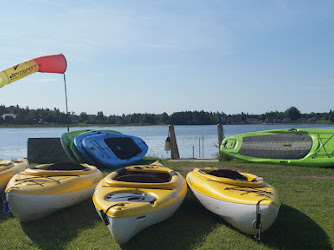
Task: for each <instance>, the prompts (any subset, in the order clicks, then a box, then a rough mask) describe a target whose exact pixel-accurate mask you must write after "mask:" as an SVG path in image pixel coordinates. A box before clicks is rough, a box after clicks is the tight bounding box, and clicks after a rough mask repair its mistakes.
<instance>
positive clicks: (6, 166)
mask: <svg viewBox="0 0 334 250" xmlns="http://www.w3.org/2000/svg"><path fill="white" fill-rule="evenodd" d="M27 167H29V163H28V160H27V158H22V159H19V160H15V161H6V160H4V161H0V194H2V193H3V192H4V191H5V188H6V185H7V183H8V182H9V180H10V179H11V178H12V177H13V176H14V175H15V174H16V173H19V172H21V171H23V170H24V169H26V168H27Z"/></svg>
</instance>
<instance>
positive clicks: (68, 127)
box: [64, 73, 70, 132]
mask: <svg viewBox="0 0 334 250" xmlns="http://www.w3.org/2000/svg"><path fill="white" fill-rule="evenodd" d="M64 87H65V104H66V124H67V132H69V131H70V126H69V124H68V106H67V89H66V76H65V73H64Z"/></svg>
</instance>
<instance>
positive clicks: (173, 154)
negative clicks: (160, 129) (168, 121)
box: [168, 125, 180, 159]
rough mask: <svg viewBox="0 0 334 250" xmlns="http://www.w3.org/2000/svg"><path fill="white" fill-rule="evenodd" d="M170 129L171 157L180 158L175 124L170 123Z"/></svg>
mask: <svg viewBox="0 0 334 250" xmlns="http://www.w3.org/2000/svg"><path fill="white" fill-rule="evenodd" d="M168 129H169V136H170V144H171V152H170V157H171V158H172V159H179V158H180V155H179V149H178V147H177V142H176V135H175V130H174V125H169V126H168Z"/></svg>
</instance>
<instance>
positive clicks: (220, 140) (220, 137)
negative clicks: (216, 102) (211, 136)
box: [217, 123, 224, 152]
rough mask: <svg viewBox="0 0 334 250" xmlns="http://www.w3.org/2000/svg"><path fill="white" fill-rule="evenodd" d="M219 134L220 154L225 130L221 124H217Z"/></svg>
mask: <svg viewBox="0 0 334 250" xmlns="http://www.w3.org/2000/svg"><path fill="white" fill-rule="evenodd" d="M217 133H218V152H219V149H220V145H221V144H222V141H223V140H224V128H223V125H222V124H221V123H218V124H217Z"/></svg>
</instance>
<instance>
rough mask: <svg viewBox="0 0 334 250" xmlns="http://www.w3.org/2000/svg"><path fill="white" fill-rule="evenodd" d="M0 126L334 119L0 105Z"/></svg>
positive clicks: (328, 116) (329, 115)
mask: <svg viewBox="0 0 334 250" xmlns="http://www.w3.org/2000/svg"><path fill="white" fill-rule="evenodd" d="M0 116H2V118H1V117H0V125H6V124H8V125H66V124H82V125H97V124H99V125H117V124H120V125H130V124H136V125H155V124H174V125H214V124H217V123H223V124H235V123H242V124H245V123H263V122H265V123H279V122H334V111H332V110H330V111H329V112H324V113H313V112H312V113H308V114H302V113H301V112H300V111H299V110H298V109H297V108H296V107H290V108H288V109H287V110H285V111H284V112H279V111H275V112H273V111H271V112H266V113H264V114H248V113H243V112H241V113H240V114H231V115H227V114H225V113H224V112H218V111H217V112H205V111H182V112H174V113H172V114H171V115H168V114H167V113H166V112H164V113H162V114H149V113H144V114H141V113H133V114H128V115H125V114H123V115H121V116H120V115H109V116H107V115H104V114H103V112H102V111H99V112H97V114H96V115H95V114H87V113H86V112H81V113H80V114H79V115H77V114H75V113H74V112H71V113H68V114H66V113H65V112H61V111H60V110H59V109H57V108H54V109H48V108H45V109H44V108H39V109H29V107H26V108H21V107H19V106H18V105H16V106H9V107H6V106H4V105H0Z"/></svg>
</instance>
